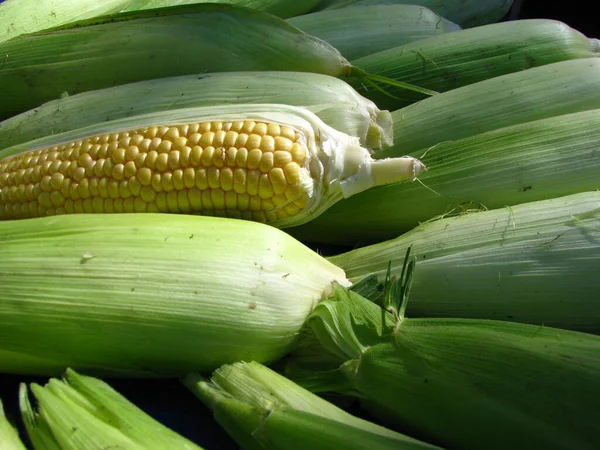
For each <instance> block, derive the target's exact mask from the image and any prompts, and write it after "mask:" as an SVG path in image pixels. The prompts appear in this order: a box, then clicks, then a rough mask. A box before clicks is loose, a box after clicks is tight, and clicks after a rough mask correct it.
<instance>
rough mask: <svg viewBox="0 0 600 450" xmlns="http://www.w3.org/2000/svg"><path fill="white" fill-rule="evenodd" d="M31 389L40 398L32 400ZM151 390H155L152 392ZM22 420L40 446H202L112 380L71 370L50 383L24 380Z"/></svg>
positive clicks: (156, 449) (135, 449)
mask: <svg viewBox="0 0 600 450" xmlns="http://www.w3.org/2000/svg"><path fill="white" fill-rule="evenodd" d="M29 391H31V394H32V396H33V397H34V398H35V403H33V404H32V402H31V401H30V399H29ZM150 395H151V394H150ZM19 400H20V407H21V415H22V417H23V423H24V424H25V428H26V430H27V433H28V435H29V438H30V440H31V442H32V443H33V446H34V448H35V449H36V450H52V449H60V450H82V449H111V448H113V449H128V450H164V449H172V450H202V449H201V448H200V447H199V446H197V445H195V444H194V443H193V442H191V441H189V440H187V439H186V438H184V437H183V436H180V435H179V434H177V433H175V432H174V431H172V430H170V429H169V428H167V427H166V426H164V425H163V424H162V423H160V422H158V421H157V420H155V419H154V418H152V417H151V416H149V415H148V414H146V413H145V412H144V411H142V410H141V409H139V408H138V407H137V406H136V405H134V404H133V403H131V402H130V401H129V400H127V399H126V398H125V397H123V396H122V395H121V394H119V393H118V392H117V391H115V390H114V389H113V388H111V387H110V386H109V385H108V384H107V383H105V382H103V381H101V380H99V379H97V378H92V377H87V376H83V375H79V374H78V373H77V372H75V371H74V370H73V369H67V371H66V373H65V375H64V377H63V379H62V380H61V379H56V378H52V379H50V380H49V381H48V383H47V384H46V385H45V386H41V385H39V384H37V383H31V384H30V385H29V389H27V385H26V384H25V383H23V384H21V387H20V391H19Z"/></svg>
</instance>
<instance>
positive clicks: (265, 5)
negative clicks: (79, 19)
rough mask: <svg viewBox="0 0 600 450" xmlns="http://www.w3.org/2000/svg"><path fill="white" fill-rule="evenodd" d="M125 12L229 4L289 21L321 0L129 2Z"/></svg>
mask: <svg viewBox="0 0 600 450" xmlns="http://www.w3.org/2000/svg"><path fill="white" fill-rule="evenodd" d="M128 3H129V5H128V6H127V7H126V8H125V9H124V11H139V10H143V9H153V8H164V7H167V6H178V5H189V4H194V3H227V4H231V5H237V6H243V7H246V8H252V9H257V10H260V11H264V12H267V13H270V14H273V15H274V16H277V17H281V18H282V19H287V18H288V17H294V16H299V15H301V14H306V13H308V12H310V11H311V9H313V8H314V7H315V6H316V5H317V4H318V3H319V0H302V1H297V0H129V2H128Z"/></svg>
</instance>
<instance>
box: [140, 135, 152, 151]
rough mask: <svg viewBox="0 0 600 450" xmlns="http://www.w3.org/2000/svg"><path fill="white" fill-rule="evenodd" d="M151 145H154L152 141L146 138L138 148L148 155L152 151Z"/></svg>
mask: <svg viewBox="0 0 600 450" xmlns="http://www.w3.org/2000/svg"><path fill="white" fill-rule="evenodd" d="M151 144H152V139H148V138H146V139H144V140H143V141H142V142H140V143H139V144H138V148H139V150H140V151H141V152H144V153H148V152H149V151H150V145H151Z"/></svg>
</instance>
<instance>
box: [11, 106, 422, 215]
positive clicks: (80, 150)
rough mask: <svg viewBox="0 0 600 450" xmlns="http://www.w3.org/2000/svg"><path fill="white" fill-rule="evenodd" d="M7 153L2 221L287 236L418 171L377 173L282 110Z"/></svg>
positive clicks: (381, 164) (225, 110) (350, 146)
mask: <svg viewBox="0 0 600 450" xmlns="http://www.w3.org/2000/svg"><path fill="white" fill-rule="evenodd" d="M5 153H6V154H10V155H11V156H8V157H6V158H3V159H2V160H0V191H1V198H0V219H17V218H29V217H40V216H49V215H55V214H72V213H113V212H116V213H121V212H170V213H194V214H205V215H219V216H226V217H235V218H242V219H250V220H256V221H260V222H268V223H271V224H272V225H274V226H279V227H285V226H292V225H298V224H300V223H304V222H306V221H309V220H311V219H313V218H314V217H317V216H318V215H319V214H321V213H322V212H323V211H325V210H326V209H327V208H329V207H330V206H331V205H332V204H333V203H335V202H337V201H339V200H341V199H342V198H346V197H350V196H352V195H354V194H356V193H358V192H360V191H363V190H365V189H368V188H370V187H372V186H376V185H382V184H387V183H393V182H397V181H401V180H406V179H414V178H415V177H417V176H418V175H419V173H420V172H421V171H423V170H424V169H425V167H424V166H423V165H422V164H421V163H420V161H418V160H417V159H415V158H411V157H402V158H390V159H385V160H377V161H375V160H373V159H372V158H371V156H370V154H369V152H368V151H367V150H366V149H364V148H362V147H360V145H359V142H358V138H355V137H351V136H348V135H346V134H344V133H341V132H338V131H336V130H334V129H333V128H331V127H329V126H327V125H326V124H325V123H323V122H322V121H321V120H320V119H319V118H318V117H317V116H315V115H314V114H312V113H311V112H309V111H308V110H305V109H302V108H297V107H292V106H287V105H228V106H219V107H205V108H190V109H181V110H177V111H173V112H169V113H157V114H148V115H144V116H137V117H134V118H129V119H122V120H120V121H117V122H108V123H102V124H99V125H95V126H92V127H87V128H83V129H78V130H75V131H73V132H69V133H63V134H62V135H57V136H51V137H49V138H44V139H41V140H38V141H35V142H33V143H31V144H23V145H21V146H17V147H13V148H9V149H7V150H6V151H5ZM0 156H1V155H0Z"/></svg>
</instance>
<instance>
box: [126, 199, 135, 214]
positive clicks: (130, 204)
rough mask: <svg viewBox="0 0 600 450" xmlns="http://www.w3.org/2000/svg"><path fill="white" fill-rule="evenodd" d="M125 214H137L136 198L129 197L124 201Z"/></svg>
mask: <svg viewBox="0 0 600 450" xmlns="http://www.w3.org/2000/svg"><path fill="white" fill-rule="evenodd" d="M123 212H126V213H132V212H135V197H128V198H126V199H125V200H124V201H123Z"/></svg>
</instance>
